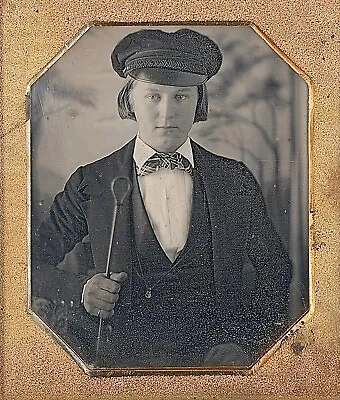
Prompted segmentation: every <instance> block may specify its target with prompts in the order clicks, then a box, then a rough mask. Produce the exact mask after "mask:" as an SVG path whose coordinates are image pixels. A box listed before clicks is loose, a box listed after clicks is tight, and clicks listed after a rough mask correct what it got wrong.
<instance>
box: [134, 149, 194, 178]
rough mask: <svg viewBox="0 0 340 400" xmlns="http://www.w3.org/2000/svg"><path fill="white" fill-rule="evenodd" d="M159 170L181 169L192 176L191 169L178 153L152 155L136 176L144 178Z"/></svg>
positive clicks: (188, 163)
mask: <svg viewBox="0 0 340 400" xmlns="http://www.w3.org/2000/svg"><path fill="white" fill-rule="evenodd" d="M161 168H166V169H175V168H177V169H182V170H184V171H186V172H188V173H189V174H190V175H192V174H193V168H192V166H191V164H190V162H189V160H187V159H186V158H185V157H184V156H182V154H180V153H177V152H176V153H155V154H154V155H152V156H151V157H150V158H149V159H148V160H146V161H145V163H144V164H143V165H142V167H141V168H140V170H139V173H138V175H139V176H144V175H148V174H152V173H153V172H156V171H158V170H159V169H161Z"/></svg>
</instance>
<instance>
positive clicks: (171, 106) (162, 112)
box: [158, 96, 176, 119]
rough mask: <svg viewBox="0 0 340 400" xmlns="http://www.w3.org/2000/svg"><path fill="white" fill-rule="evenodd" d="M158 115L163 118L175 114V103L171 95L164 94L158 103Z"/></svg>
mask: <svg viewBox="0 0 340 400" xmlns="http://www.w3.org/2000/svg"><path fill="white" fill-rule="evenodd" d="M158 107H159V108H158V112H159V116H160V117H161V118H164V119H168V118H172V117H174V116H175V115H176V105H175V102H174V100H173V99H172V98H171V97H168V96H164V97H162V99H161V101H160V102H159V104H158Z"/></svg>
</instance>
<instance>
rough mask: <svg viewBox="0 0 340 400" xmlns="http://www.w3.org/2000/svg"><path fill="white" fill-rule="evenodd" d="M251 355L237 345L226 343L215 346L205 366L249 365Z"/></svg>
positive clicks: (205, 361) (210, 351)
mask: <svg viewBox="0 0 340 400" xmlns="http://www.w3.org/2000/svg"><path fill="white" fill-rule="evenodd" d="M249 364H251V359H250V357H249V355H248V354H247V353H246V352H245V351H244V350H243V349H242V347H241V346H238V345H237V344H235V343H224V344H219V345H217V346H214V347H213V348H212V349H210V350H209V353H208V354H207V356H206V357H205V360H204V365H210V366H217V365H249Z"/></svg>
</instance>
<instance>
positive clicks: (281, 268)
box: [241, 164, 292, 353]
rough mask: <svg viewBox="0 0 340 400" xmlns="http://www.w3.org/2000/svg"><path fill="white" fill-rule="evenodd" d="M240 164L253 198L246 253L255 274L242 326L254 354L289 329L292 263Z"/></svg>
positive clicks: (256, 189)
mask: <svg viewBox="0 0 340 400" xmlns="http://www.w3.org/2000/svg"><path fill="white" fill-rule="evenodd" d="M241 165H242V168H243V170H244V174H245V177H246V180H247V182H248V183H249V188H250V190H251V199H252V200H251V202H250V232H249V235H248V238H247V247H246V251H247V256H248V257H249V259H250V261H251V262H252V265H253V266H254V268H255V270H256V275H257V279H256V287H255V290H254V291H253V294H252V298H251V301H250V303H249V304H248V307H247V312H246V313H245V314H244V315H245V316H246V321H245V322H244V324H243V326H244V335H245V338H246V341H247V343H248V348H249V346H250V347H251V349H252V350H255V353H256V352H257V351H260V352H263V351H264V350H265V349H266V348H268V346H270V345H272V344H273V343H274V342H275V340H277V339H278V338H279V336H280V335H281V334H283V333H284V331H285V330H286V329H287V328H288V325H289V322H290V321H289V314H288V310H289V295H290V282H291V278H292V263H291V261H290V259H289V256H288V253H287V251H286V249H285V247H284V245H283V243H282V241H281V239H280V237H279V235H278V233H277V231H276V229H275V227H274V225H273V222H272V220H271V219H270V217H269V215H268V213H267V209H266V205H265V203H264V199H263V195H262V192H261V189H260V187H259V184H258V183H257V181H256V179H255V178H254V177H253V175H252V174H251V172H250V171H249V170H248V169H247V168H246V167H245V166H244V165H243V164H241Z"/></svg>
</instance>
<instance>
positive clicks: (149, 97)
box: [145, 94, 160, 100]
mask: <svg viewBox="0 0 340 400" xmlns="http://www.w3.org/2000/svg"><path fill="white" fill-rule="evenodd" d="M145 97H146V98H147V99H149V100H159V99H160V95H159V94H147V95H146V96H145Z"/></svg>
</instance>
